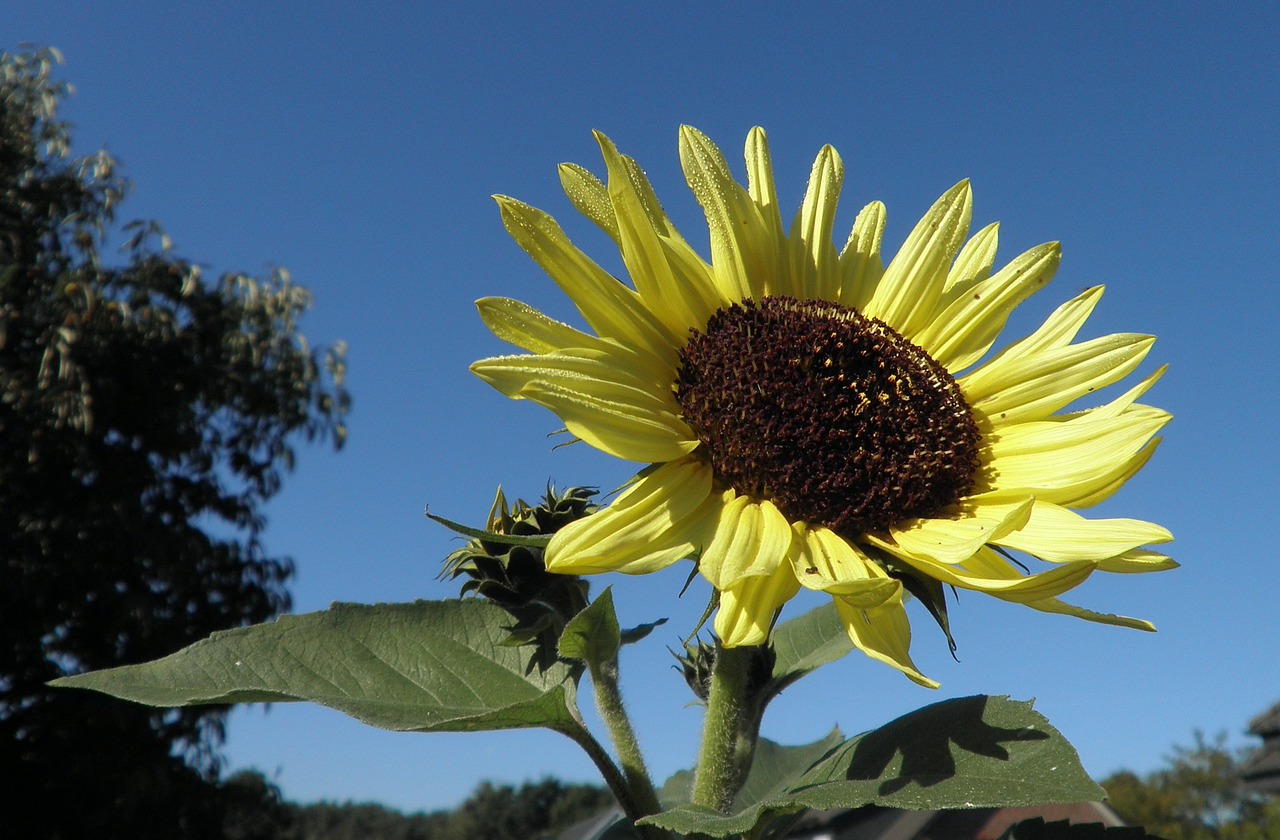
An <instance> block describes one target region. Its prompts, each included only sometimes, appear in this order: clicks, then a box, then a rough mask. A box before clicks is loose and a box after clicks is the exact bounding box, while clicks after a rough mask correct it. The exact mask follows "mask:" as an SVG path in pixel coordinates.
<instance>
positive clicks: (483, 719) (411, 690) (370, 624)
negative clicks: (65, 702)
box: [52, 600, 573, 732]
mask: <svg viewBox="0 0 1280 840" xmlns="http://www.w3.org/2000/svg"><path fill="white" fill-rule="evenodd" d="M510 623H511V616H510V614H508V613H507V612H506V611H504V610H502V609H500V608H499V607H495V606H493V605H492V604H487V603H484V602H482V601H476V600H457V601H416V602H414V603H411V604H377V605H373V606H366V605H360V604H335V605H334V606H333V607H331V608H330V609H328V610H326V611H324V612H315V613H308V614H305V615H296V616H291V615H286V616H282V617H281V618H279V619H278V620H276V621H274V622H269V623H267V624H258V625H254V626H252V627H242V628H238V629H235V630H228V631H224V632H220V633H214V634H213V635H212V636H210V637H209V638H207V639H204V640H202V641H199V642H196V643H195V644H194V645H191V646H189V647H187V648H184V649H183V650H181V651H179V652H177V653H175V654H172V655H170V656H166V657H165V658H163V659H158V660H155V661H153V662H147V663H144V664H141V665H128V666H124V667H120V668H110V669H107V670H103V671H94V672H90V673H87V674H79V675H76V676H71V677H63V678H61V679H58V680H54V681H53V683H52V685H55V686H63V687H71V688H88V689H93V690H95V691H101V692H104V693H106V694H111V695H114V696H116V697H121V698H124V699H126V700H133V701H135V702H138V703H145V704H147V705H151V706H195V705H203V704H209V703H279V702H290V701H300V700H306V701H310V702H313V703H318V704H320V705H322V706H327V707H329V708H331V709H337V710H338V711H340V712H345V713H346V714H348V715H351V716H352V717H354V718H356V719H357V720H360V721H362V722H364V723H367V724H370V725H372V726H376V727H378V728H380V729H390V730H397V731H412V732H433V731H434V732H471V731H480V730H493V729H513V728H523V727H537V726H543V727H547V728H551V729H557V728H561V727H563V726H569V725H571V724H572V718H571V717H570V713H569V709H568V702H569V701H570V700H571V699H572V691H573V684H572V682H571V681H569V679H568V678H569V675H570V669H569V667H568V666H567V665H565V664H558V665H555V666H553V667H551V668H548V669H547V670H545V671H536V670H535V671H533V672H531V673H527V674H526V673H525V665H526V663H525V655H524V653H522V652H521V651H520V650H518V649H516V648H512V647H509V646H505V645H504V642H505V641H506V640H507V636H508V634H507V630H506V627H507V626H508V625H509V624H510Z"/></svg>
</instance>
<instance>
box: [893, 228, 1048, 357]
mask: <svg viewBox="0 0 1280 840" xmlns="http://www.w3.org/2000/svg"><path fill="white" fill-rule="evenodd" d="M1061 261H1062V249H1061V247H1060V246H1059V245H1058V243H1057V242H1050V243H1047V244H1045V245H1040V246H1038V247H1036V248H1032V249H1031V250H1030V251H1027V252H1026V253H1025V254H1022V255H1021V256H1019V257H1017V258H1016V259H1014V260H1013V261H1012V262H1011V263H1009V264H1008V265H1007V266H1005V267H1004V268H1002V269H1001V270H1000V271H998V272H996V274H995V276H993V277H989V278H987V279H986V280H983V281H981V282H979V283H976V284H974V285H972V286H968V287H967V288H966V289H965V291H964V294H962V295H960V296H959V297H957V298H956V299H955V300H953V301H952V302H951V303H950V304H949V305H947V306H946V307H945V308H943V309H942V311H941V312H940V313H939V314H937V315H935V316H934V317H933V320H932V321H931V322H930V323H929V324H928V325H927V326H925V328H924V329H923V330H922V331H921V332H920V333H919V335H917V336H916V339H915V341H916V343H917V344H918V345H920V347H922V348H924V350H925V351H926V352H928V354H929V355H930V356H932V357H933V358H934V360H935V361H937V362H938V363H939V364H941V365H942V366H943V367H945V368H946V369H947V370H948V371H950V372H953V373H954V372H955V371H959V370H963V369H964V368H967V367H969V365H971V364H973V363H974V362H976V361H977V360H978V359H980V358H981V357H982V355H983V354H984V353H986V352H987V351H988V350H990V349H991V345H992V344H994V343H995V340H996V338H997V337H998V336H999V335H1000V331H1001V330H1003V329H1004V325H1005V323H1006V322H1007V321H1008V320H1009V315H1010V314H1011V313H1012V312H1013V310H1014V309H1015V308H1017V306H1018V305H1019V304H1020V303H1022V302H1023V301H1024V300H1026V299H1027V298H1028V297H1030V296H1031V295H1032V294H1034V293H1035V292H1038V291H1039V290H1040V289H1042V288H1044V287H1045V285H1046V284H1047V283H1048V282H1049V281H1050V280H1051V279H1053V275H1054V273H1055V272H1056V271H1057V270H1058V263H1059V262H1061Z"/></svg>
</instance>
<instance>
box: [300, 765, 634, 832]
mask: <svg viewBox="0 0 1280 840" xmlns="http://www.w3.org/2000/svg"><path fill="white" fill-rule="evenodd" d="M613 805H614V799H613V796H612V795H611V794H610V793H609V792H608V791H607V790H605V789H603V788H601V787H596V786H594V785H567V784H563V783H561V782H558V781H556V780H554V779H543V780H542V781H540V782H526V783H525V784H523V785H521V786H520V787H518V788H514V787H511V786H510V785H492V784H489V783H488V782H485V783H483V784H481V785H480V786H479V787H478V788H476V790H475V791H474V792H473V793H472V794H471V796H470V797H468V798H467V800H466V801H465V802H463V803H462V804H461V805H459V806H458V807H457V808H456V809H454V810H453V811H437V812H435V813H431V814H422V813H418V814H401V813H400V812H399V811H393V810H391V809H389V808H384V807H383V806H381V805H372V804H351V803H348V804H345V805H333V804H329V803H321V804H317V805H289V806H288V809H289V812H290V817H289V819H290V824H289V827H288V828H287V829H286V830H285V832H284V833H283V834H281V835H280V837H279V838H278V840H373V838H376V840H554V838H555V837H558V836H559V835H560V833H561V832H563V831H564V830H565V829H566V828H568V827H569V826H571V825H574V824H575V823H578V822H582V821H583V820H586V819H588V818H590V817H593V816H595V815H596V814H599V813H600V812H602V811H604V810H605V809H607V808H609V807H611V806H613Z"/></svg>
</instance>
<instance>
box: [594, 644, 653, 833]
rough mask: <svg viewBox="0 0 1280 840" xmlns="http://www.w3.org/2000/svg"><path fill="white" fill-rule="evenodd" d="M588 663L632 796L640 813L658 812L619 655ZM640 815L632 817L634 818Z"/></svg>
mask: <svg viewBox="0 0 1280 840" xmlns="http://www.w3.org/2000/svg"><path fill="white" fill-rule="evenodd" d="M589 667H590V669H591V684H592V687H593V693H594V694H595V698H596V710H597V711H599V713H600V719H601V720H603V721H604V725H605V728H606V729H607V730H608V731H609V739H610V740H611V741H613V748H614V750H615V751H616V752H617V754H618V762H619V763H620V764H621V765H622V773H623V776H624V777H625V778H626V782H627V786H628V788H629V789H630V791H631V796H632V798H633V799H634V801H635V803H636V805H637V807H638V808H640V809H641V810H642V811H643V813H641V814H640V816H648V815H650V814H656V813H658V811H660V810H662V807H661V806H660V805H659V804H658V795H657V793H655V792H654V789H653V782H652V781H651V780H650V777H649V771H648V769H647V768H646V767H645V764H644V756H643V755H641V753H640V742H639V741H638V740H637V739H636V733H635V730H634V729H632V727H631V719H630V718H629V717H628V716H627V712H626V709H625V708H624V707H623V705H622V690H621V688H620V686H619V685H618V658H617V656H616V655H615V656H613V657H612V658H610V659H609V660H608V661H606V662H602V663H599V664H597V663H594V662H592V663H589ZM638 818H639V817H636V818H633V819H632V822H634V821H635V819H638Z"/></svg>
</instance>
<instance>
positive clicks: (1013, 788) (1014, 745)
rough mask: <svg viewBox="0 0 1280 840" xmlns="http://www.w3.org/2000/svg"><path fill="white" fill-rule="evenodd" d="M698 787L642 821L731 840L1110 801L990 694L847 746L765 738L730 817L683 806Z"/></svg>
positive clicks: (1022, 706)
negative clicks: (781, 826)
mask: <svg viewBox="0 0 1280 840" xmlns="http://www.w3.org/2000/svg"><path fill="white" fill-rule="evenodd" d="M692 782H693V774H692V772H690V771H685V772H683V773H677V774H676V775H675V776H673V777H672V778H671V779H670V780H669V781H668V782H667V784H666V785H665V786H664V787H663V790H662V795H661V798H662V801H663V804H664V805H667V806H668V807H669V810H667V811H664V812H662V813H660V814H656V815H654V816H652V817H648V818H646V819H645V820H643V821H642V822H644V823H650V824H653V825H657V826H660V827H662V828H666V829H668V830H672V831H677V832H681V833H684V834H692V833H700V834H706V835H710V836H713V837H723V836H726V835H728V834H739V833H742V832H746V831H749V830H751V829H752V828H753V827H755V825H756V824H757V822H759V821H760V820H761V818H762V817H763V818H771V817H773V816H775V815H779V814H786V813H790V812H794V811H797V810H801V809H804V808H821V809H828V808H858V807H862V806H863V805H880V806H883V807H892V808H906V809H914V810H934V809H943V808H978V807H1004V806H1025V805H1037V804H1046V803H1059V802H1092V801H1098V800H1100V799H1102V798H1103V797H1104V796H1105V793H1104V792H1103V790H1102V789H1101V788H1100V787H1098V786H1097V785H1096V784H1094V783H1093V782H1092V781H1091V780H1090V779H1089V777H1088V775H1087V774H1086V773H1085V772H1084V769H1083V768H1082V767H1081V766H1080V761H1079V758H1078V756H1077V755H1076V752H1075V749H1074V748H1072V746H1071V745H1070V744H1069V743H1067V741H1066V739H1065V738H1063V737H1062V735H1061V734H1059V733H1058V731H1057V730H1056V729H1054V728H1053V727H1052V726H1050V725H1049V723H1048V721H1046V720H1045V718H1044V717H1043V716H1042V715H1040V714H1038V713H1037V712H1035V711H1033V710H1032V708H1031V704H1030V703H1024V702H1018V701H1013V700H1009V699H1008V698H1000V697H984V696H978V697H965V698H959V699H955V700H945V701H943V702H941V703H935V704H933V705H931V706H926V707H925V708H923V709H919V710H917V711H915V712H912V713H910V714H908V715H905V716H903V717H901V718H898V719H897V720H895V721H893V722H891V723H889V724H887V725H885V726H883V727H881V728H880V729H877V730H875V731H873V732H869V733H865V734H863V735H859V736H856V737H854V738H851V739H849V740H847V741H843V740H842V739H841V736H840V735H839V733H838V732H835V733H832V734H831V735H830V736H828V737H827V738H826V739H823V740H822V741H818V742H815V743H813V744H809V745H807V746H804V747H780V746H778V745H776V744H772V743H771V742H768V741H765V740H763V739H762V740H761V742H760V746H759V749H758V751H757V753H756V758H755V761H754V762H753V764H752V767H751V774H750V775H749V777H748V780H747V784H746V785H745V786H744V787H743V789H742V791H741V792H740V793H739V795H738V797H737V799H736V800H735V801H734V804H733V806H732V808H731V809H730V812H729V813H728V814H721V813H718V812H716V811H714V810H712V809H709V808H703V807H698V806H694V805H690V804H676V803H687V802H688V800H689V796H690V790H691V789H692Z"/></svg>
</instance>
